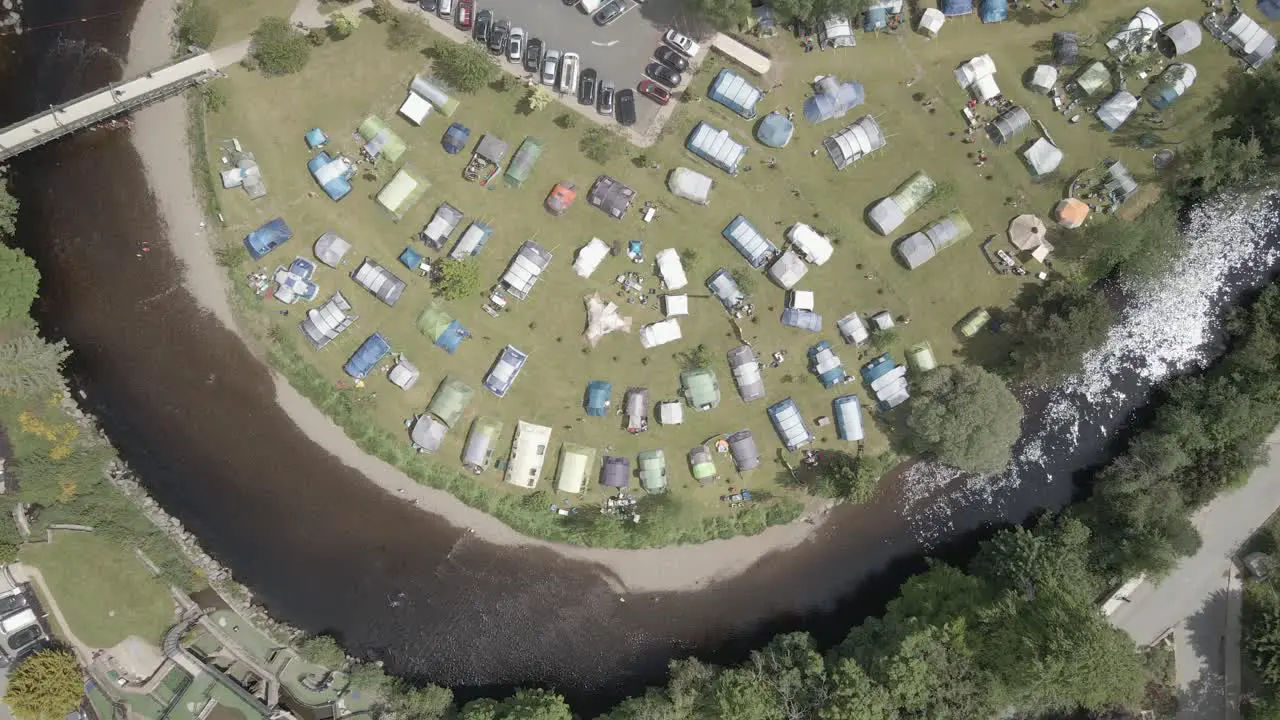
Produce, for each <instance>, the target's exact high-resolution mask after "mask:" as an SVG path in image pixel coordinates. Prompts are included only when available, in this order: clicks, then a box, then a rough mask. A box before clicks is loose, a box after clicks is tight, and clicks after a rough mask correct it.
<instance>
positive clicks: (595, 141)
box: [578, 125, 622, 165]
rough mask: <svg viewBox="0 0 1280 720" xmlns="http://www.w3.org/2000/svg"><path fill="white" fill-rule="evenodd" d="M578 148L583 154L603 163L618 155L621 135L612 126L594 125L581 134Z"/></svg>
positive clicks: (620, 148) (620, 147) (620, 146)
mask: <svg viewBox="0 0 1280 720" xmlns="http://www.w3.org/2000/svg"><path fill="white" fill-rule="evenodd" d="M578 149H579V150H581V151H582V154H583V155H586V156H587V157H589V158H591V159H592V160H595V161H596V162H598V163H600V164H601V165H604V164H605V163H607V162H609V161H610V160H612V159H614V158H615V157H617V156H618V153H619V152H621V150H622V136H620V135H618V133H617V131H615V130H614V129H612V128H607V127H603V126H599V125H597V126H594V127H591V128H588V129H587V131H586V132H585V133H583V134H582V140H580V141H578Z"/></svg>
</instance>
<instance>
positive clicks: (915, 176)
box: [867, 170, 938, 235]
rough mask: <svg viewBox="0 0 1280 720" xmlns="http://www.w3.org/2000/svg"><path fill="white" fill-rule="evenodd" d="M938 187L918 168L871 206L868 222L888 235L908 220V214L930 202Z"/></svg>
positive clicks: (882, 233)
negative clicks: (887, 194) (886, 195)
mask: <svg viewBox="0 0 1280 720" xmlns="http://www.w3.org/2000/svg"><path fill="white" fill-rule="evenodd" d="M937 189H938V185H937V183H935V182H934V181H933V178H931V177H929V176H928V175H926V174H924V172H923V171H921V170H917V171H915V172H914V173H911V177H909V178H907V179H906V180H905V181H903V183H902V184H901V185H899V186H898V187H897V188H896V189H895V190H894V191H893V192H892V193H891V194H890V195H889V196H888V197H886V198H883V199H881V200H880V201H879V202H877V203H876V204H874V205H872V206H871V209H870V210H868V211H867V223H868V224H869V225H871V227H872V228H873V229H874V230H875V231H876V232H878V233H880V234H881V235H888V234H889V233H891V232H893V231H894V230H897V229H898V226H900V225H902V223H904V222H906V219H907V216H908V215H910V214H911V213H913V212H915V211H916V210H919V209H920V208H921V207H923V206H924V204H925V203H927V202H929V200H930V199H931V198H933V195H934V193H935V192H936V191H937Z"/></svg>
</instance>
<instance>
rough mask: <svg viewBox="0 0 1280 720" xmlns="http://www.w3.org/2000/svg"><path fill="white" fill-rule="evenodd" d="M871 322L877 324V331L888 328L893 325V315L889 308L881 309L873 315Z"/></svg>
mask: <svg viewBox="0 0 1280 720" xmlns="http://www.w3.org/2000/svg"><path fill="white" fill-rule="evenodd" d="M871 324H872V325H875V326H876V331H877V332H878V331H880V330H888V329H889V328H891V327H893V315H890V314H889V311H888V310H881V311H880V312H878V313H876V314H874V315H872V316H871Z"/></svg>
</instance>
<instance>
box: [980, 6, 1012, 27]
mask: <svg viewBox="0 0 1280 720" xmlns="http://www.w3.org/2000/svg"><path fill="white" fill-rule="evenodd" d="M978 17H979V18H981V19H982V22H984V23H996V22H1004V21H1005V20H1008V19H1009V0H982V7H981V9H980V10H979V11H978Z"/></svg>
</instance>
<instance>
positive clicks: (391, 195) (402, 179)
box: [377, 167, 431, 222]
mask: <svg viewBox="0 0 1280 720" xmlns="http://www.w3.org/2000/svg"><path fill="white" fill-rule="evenodd" d="M429 187H431V183H429V182H427V181H426V180H425V179H422V178H419V177H418V176H416V175H414V173H413V170H412V169H410V168H408V167H402V168H400V169H399V170H397V171H396V174H395V175H393V176H392V177H391V179H390V180H388V181H387V184H386V185H384V186H383V188H382V189H381V190H379V191H378V195H377V201H378V204H379V205H381V206H382V207H383V209H384V210H386V211H387V212H389V213H391V216H392V217H393V218H395V220H396V221H397V222H399V221H400V219H401V218H403V217H404V216H405V213H407V212H409V210H411V209H412V208H413V206H414V205H416V204H417V203H418V200H420V199H421V198H422V195H423V194H424V193H426V191H427V188H429Z"/></svg>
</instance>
